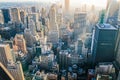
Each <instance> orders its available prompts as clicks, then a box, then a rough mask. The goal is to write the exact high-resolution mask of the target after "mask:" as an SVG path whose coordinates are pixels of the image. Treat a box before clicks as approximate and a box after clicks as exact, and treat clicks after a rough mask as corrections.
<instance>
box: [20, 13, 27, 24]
mask: <svg viewBox="0 0 120 80" xmlns="http://www.w3.org/2000/svg"><path fill="white" fill-rule="evenodd" d="M25 17H26V13H25V11H20V18H21V22H22V23H23V24H24V23H25Z"/></svg>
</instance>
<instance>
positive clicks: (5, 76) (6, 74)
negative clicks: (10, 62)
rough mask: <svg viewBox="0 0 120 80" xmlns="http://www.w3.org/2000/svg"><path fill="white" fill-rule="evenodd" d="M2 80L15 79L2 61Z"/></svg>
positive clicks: (0, 76) (0, 68)
mask: <svg viewBox="0 0 120 80" xmlns="http://www.w3.org/2000/svg"><path fill="white" fill-rule="evenodd" d="M0 72H1V74H0V80H15V79H14V78H13V76H12V75H11V74H10V72H9V71H8V70H7V68H6V67H5V66H4V65H3V64H2V63H1V62H0Z"/></svg>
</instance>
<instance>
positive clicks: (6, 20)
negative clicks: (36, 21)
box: [2, 9, 11, 23]
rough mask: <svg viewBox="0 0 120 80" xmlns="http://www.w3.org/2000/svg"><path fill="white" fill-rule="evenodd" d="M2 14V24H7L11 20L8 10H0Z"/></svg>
mask: <svg viewBox="0 0 120 80" xmlns="http://www.w3.org/2000/svg"><path fill="white" fill-rule="evenodd" d="M2 14H3V18H4V23H8V22H9V21H10V20H11V18H10V11H9V9H2Z"/></svg>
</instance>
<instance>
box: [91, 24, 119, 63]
mask: <svg viewBox="0 0 120 80" xmlns="http://www.w3.org/2000/svg"><path fill="white" fill-rule="evenodd" d="M116 38H117V28H115V27H113V26H112V25H110V24H97V25H96V26H95V31H94V33H93V38H92V46H91V49H92V57H93V58H92V59H93V64H96V63H98V62H111V61H113V60H115V44H116Z"/></svg>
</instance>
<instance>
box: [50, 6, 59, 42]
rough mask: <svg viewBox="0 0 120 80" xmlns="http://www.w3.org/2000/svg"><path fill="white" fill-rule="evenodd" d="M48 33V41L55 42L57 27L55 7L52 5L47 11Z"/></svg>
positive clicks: (57, 37) (57, 36)
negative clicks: (48, 11)
mask: <svg viewBox="0 0 120 80" xmlns="http://www.w3.org/2000/svg"><path fill="white" fill-rule="evenodd" d="M49 21H50V22H49V33H48V42H52V43H57V42H58V39H59V29H58V24H57V22H56V8H55V5H52V6H51V8H50V13H49Z"/></svg>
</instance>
